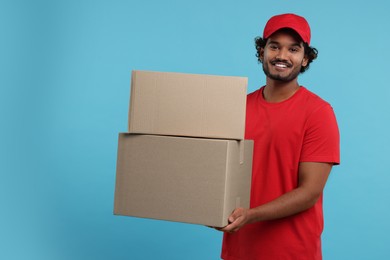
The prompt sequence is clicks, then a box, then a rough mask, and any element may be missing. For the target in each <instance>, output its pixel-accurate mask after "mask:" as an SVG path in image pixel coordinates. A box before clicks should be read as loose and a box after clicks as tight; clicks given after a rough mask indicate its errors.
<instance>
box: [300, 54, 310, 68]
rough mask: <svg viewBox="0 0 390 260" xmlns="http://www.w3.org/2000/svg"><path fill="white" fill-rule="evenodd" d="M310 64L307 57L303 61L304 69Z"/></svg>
mask: <svg viewBox="0 0 390 260" xmlns="http://www.w3.org/2000/svg"><path fill="white" fill-rule="evenodd" d="M307 64H309V59H308V58H307V57H306V56H305V57H304V58H303V60H302V64H301V65H302V67H306V66H307Z"/></svg>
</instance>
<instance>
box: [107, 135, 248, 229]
mask: <svg viewBox="0 0 390 260" xmlns="http://www.w3.org/2000/svg"><path fill="white" fill-rule="evenodd" d="M240 145H244V149H243V150H244V162H243V163H242V164H240V154H239V153H240ZM252 150H253V141H235V140H219V139H202V138H185V137H169V136H152V135H132V134H119V146H118V161H117V175H116V189H115V206H114V214H117V215H127V216H135V217H142V218H153V219H160V220H169V221H178V222H186V223H193V224H202V225H207V226H216V227H222V226H225V225H227V218H228V216H229V215H230V214H231V212H232V211H233V210H234V209H235V208H236V206H242V207H249V196H250V184H251V171H252ZM237 202H239V203H240V205H237Z"/></svg>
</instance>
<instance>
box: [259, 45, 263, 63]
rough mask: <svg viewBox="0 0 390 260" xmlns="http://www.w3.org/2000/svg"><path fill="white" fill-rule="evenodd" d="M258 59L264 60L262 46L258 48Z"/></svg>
mask: <svg viewBox="0 0 390 260" xmlns="http://www.w3.org/2000/svg"><path fill="white" fill-rule="evenodd" d="M259 59H260V60H261V62H263V60H264V48H260V56H259Z"/></svg>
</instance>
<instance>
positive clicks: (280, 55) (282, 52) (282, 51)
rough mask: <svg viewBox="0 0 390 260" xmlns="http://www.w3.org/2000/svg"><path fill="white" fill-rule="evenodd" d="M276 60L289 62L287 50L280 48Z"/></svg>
mask: <svg viewBox="0 0 390 260" xmlns="http://www.w3.org/2000/svg"><path fill="white" fill-rule="evenodd" d="M276 58H277V59H280V60H287V58H288V51H287V50H286V49H285V48H280V49H279V51H278V53H277V54H276Z"/></svg>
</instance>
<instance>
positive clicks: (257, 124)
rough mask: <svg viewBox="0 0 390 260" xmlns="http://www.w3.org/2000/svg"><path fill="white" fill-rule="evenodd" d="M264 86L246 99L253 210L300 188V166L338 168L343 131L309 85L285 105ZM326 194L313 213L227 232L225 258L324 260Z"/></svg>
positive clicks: (223, 254) (324, 103)
mask: <svg viewBox="0 0 390 260" xmlns="http://www.w3.org/2000/svg"><path fill="white" fill-rule="evenodd" d="M263 89H264V87H263V88H261V89H259V90H257V91H255V92H253V93H251V94H249V95H248V97H247V111H246V129H245V138H246V139H252V140H254V153H253V170H252V188H251V208H254V207H257V206H259V205H262V204H264V203H266V202H269V201H271V200H273V199H276V198H277V197H279V196H281V195H282V194H284V193H286V192H288V191H291V190H292V189H294V188H296V187H297V186H298V166H299V163H300V162H328V163H333V164H339V162H340V152H339V131H338V126H337V122H336V118H335V115H334V112H333V109H332V107H331V106H330V105H329V104H328V103H327V102H325V101H324V100H322V99H321V98H320V97H318V96H317V95H315V94H313V93H312V92H310V91H308V90H307V89H306V88H304V87H300V89H299V90H298V91H297V92H296V93H295V94H294V95H293V96H292V97H291V98H289V99H287V100H285V101H283V102H280V103H268V102H266V101H265V100H264V98H263V95H262V92H263ZM322 230H323V212H322V195H321V197H320V199H319V200H318V201H317V203H316V204H315V205H314V206H313V207H312V208H310V209H308V210H306V211H304V212H301V213H299V214H296V215H293V216H290V217H286V218H283V219H279V220H271V221H263V222H257V223H253V224H248V225H246V226H244V227H243V228H241V229H240V230H239V231H238V232H236V233H233V234H227V233H225V234H224V239H223V244H222V255H221V256H222V258H223V259H226V260H238V259H241V260H252V259H253V260H254V259H261V260H278V259H283V260H290V259H291V260H292V259H299V260H305V259H307V260H319V259H322V256H321V233H322Z"/></svg>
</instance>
